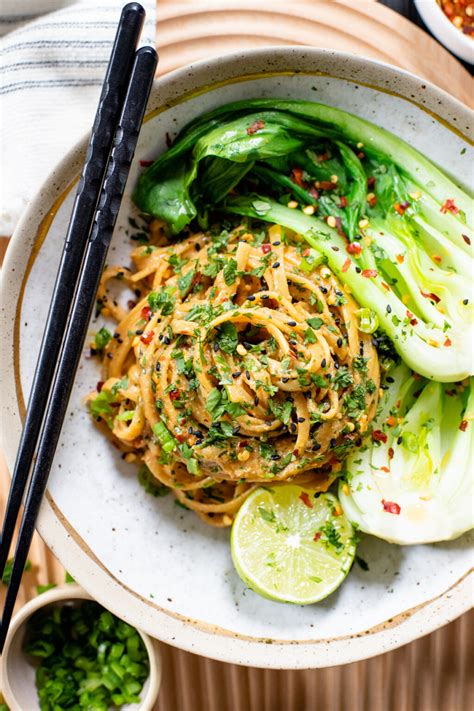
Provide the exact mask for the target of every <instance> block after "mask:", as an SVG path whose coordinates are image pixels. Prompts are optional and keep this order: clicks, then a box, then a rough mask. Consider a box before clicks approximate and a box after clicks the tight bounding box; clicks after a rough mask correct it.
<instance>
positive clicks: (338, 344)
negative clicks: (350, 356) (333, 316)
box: [336, 338, 342, 348]
mask: <svg viewBox="0 0 474 711" xmlns="http://www.w3.org/2000/svg"><path fill="white" fill-rule="evenodd" d="M336 344H337V347H338V348H342V338H338V339H337V341H336Z"/></svg>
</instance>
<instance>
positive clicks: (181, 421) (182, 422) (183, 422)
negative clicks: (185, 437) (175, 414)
mask: <svg viewBox="0 0 474 711" xmlns="http://www.w3.org/2000/svg"><path fill="white" fill-rule="evenodd" d="M179 424H180V425H181V427H184V425H185V424H186V418H185V417H182V418H181V419H180V421H179Z"/></svg>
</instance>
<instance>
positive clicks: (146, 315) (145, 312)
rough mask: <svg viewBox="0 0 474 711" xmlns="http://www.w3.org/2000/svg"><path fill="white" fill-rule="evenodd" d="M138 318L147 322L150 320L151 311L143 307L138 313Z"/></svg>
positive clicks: (147, 307)
mask: <svg viewBox="0 0 474 711" xmlns="http://www.w3.org/2000/svg"><path fill="white" fill-rule="evenodd" d="M140 316H141V317H142V318H144V319H145V321H149V320H150V319H151V309H150V307H149V306H144V307H143V308H142V310H141V311H140Z"/></svg>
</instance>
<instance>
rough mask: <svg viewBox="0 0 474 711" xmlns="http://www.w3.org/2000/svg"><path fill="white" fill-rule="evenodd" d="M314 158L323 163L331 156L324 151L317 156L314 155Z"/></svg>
mask: <svg viewBox="0 0 474 711" xmlns="http://www.w3.org/2000/svg"><path fill="white" fill-rule="evenodd" d="M316 158H317V159H318V161H319V162H320V163H324V162H325V161H327V160H329V159H330V158H331V156H330V155H329V153H328V152H327V151H326V152H325V153H320V154H319V155H318V156H316Z"/></svg>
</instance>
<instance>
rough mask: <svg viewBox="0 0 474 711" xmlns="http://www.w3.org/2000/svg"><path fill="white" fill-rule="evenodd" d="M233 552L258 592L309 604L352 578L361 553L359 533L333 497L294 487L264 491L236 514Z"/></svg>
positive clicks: (256, 493)
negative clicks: (357, 551) (357, 552)
mask: <svg viewBox="0 0 474 711" xmlns="http://www.w3.org/2000/svg"><path fill="white" fill-rule="evenodd" d="M231 552H232V559H233V561H234V565H235V567H236V570H237V572H238V574H239V575H240V577H241V578H242V580H243V581H244V582H245V583H246V584H247V585H248V586H249V587H250V588H251V589H252V590H254V591H255V592H257V593H259V594H260V595H263V596H264V597H268V598H270V599H271V600H278V601H280V602H293V603H296V604H298V605H309V604H311V603H313V602H318V601H319V600H322V599H323V598H325V597H327V596H328V595H329V594H330V593H332V592H333V591H334V590H335V589H336V588H337V587H339V585H340V584H341V583H342V581H343V580H344V578H345V577H346V575H347V573H348V572H349V570H350V567H351V565H352V562H353V560H354V555H355V545H354V531H353V528H352V526H351V524H350V522H349V521H348V520H347V519H346V517H345V516H344V514H343V513H342V509H341V506H340V504H339V502H338V500H337V499H336V497H335V496H333V495H332V494H315V492H314V491H312V490H311V489H304V488H302V487H301V486H295V485H291V484H288V485H284V486H275V487H273V488H272V487H260V488H259V489H257V490H256V491H254V492H253V494H251V495H250V496H249V497H248V499H247V500H246V501H245V503H244V504H243V506H242V508H241V509H240V511H239V512H238V514H237V516H236V519H235V521H234V525H233V527H232V534H231Z"/></svg>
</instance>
